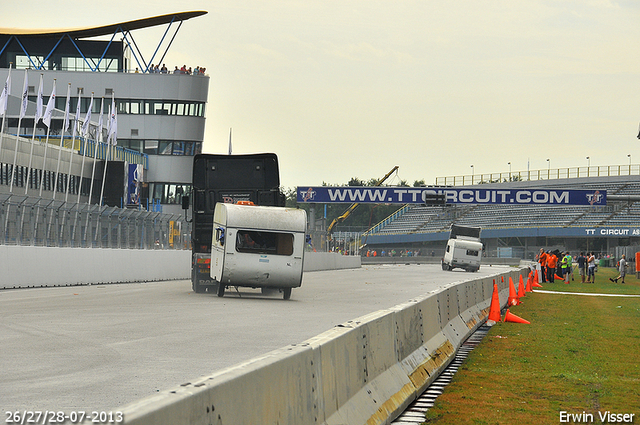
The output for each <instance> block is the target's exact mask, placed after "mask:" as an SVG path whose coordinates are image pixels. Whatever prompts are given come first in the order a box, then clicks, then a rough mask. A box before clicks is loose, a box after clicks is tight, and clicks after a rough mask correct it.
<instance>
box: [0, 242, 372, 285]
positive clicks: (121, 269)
mask: <svg viewBox="0 0 640 425" xmlns="http://www.w3.org/2000/svg"><path fill="white" fill-rule="evenodd" d="M358 267H360V257H357V256H356V257H353V256H351V257H349V256H343V255H339V254H336V253H328V252H307V253H305V258H304V270H305V271H317V270H338V269H346V268H358ZM190 277H191V251H179V250H140V249H90V248H48V247H40V246H15V245H0V289H8V288H28V287H40V286H72V285H85V284H94V283H123V282H146V281H154V280H175V279H190Z"/></svg>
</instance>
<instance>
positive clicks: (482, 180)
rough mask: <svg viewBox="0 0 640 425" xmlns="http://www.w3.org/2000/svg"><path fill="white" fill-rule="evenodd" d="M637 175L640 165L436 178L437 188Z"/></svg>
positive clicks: (639, 171)
mask: <svg viewBox="0 0 640 425" xmlns="http://www.w3.org/2000/svg"><path fill="white" fill-rule="evenodd" d="M636 175H640V164H628V165H603V166H593V167H572V168H552V169H547V170H531V171H514V172H506V173H491V174H472V175H464V176H450V177H436V186H468V185H473V184H487V183H504V182H512V181H537V180H555V179H571V178H581V177H612V176H636Z"/></svg>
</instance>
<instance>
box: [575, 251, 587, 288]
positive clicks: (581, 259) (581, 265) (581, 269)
mask: <svg viewBox="0 0 640 425" xmlns="http://www.w3.org/2000/svg"><path fill="white" fill-rule="evenodd" d="M577 261H578V273H579V274H580V281H581V283H584V277H585V274H586V273H585V267H586V264H587V257H585V256H584V252H580V255H579V256H578V259H577Z"/></svg>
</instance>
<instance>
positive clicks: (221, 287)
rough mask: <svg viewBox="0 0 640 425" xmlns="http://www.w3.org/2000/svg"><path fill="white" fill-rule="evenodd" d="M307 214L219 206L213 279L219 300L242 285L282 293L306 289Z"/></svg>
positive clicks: (212, 271) (212, 252) (213, 242)
mask: <svg viewBox="0 0 640 425" xmlns="http://www.w3.org/2000/svg"><path fill="white" fill-rule="evenodd" d="M306 229H307V213H306V211H304V210H301V209H294V208H282V207H265V206H256V205H236V204H225V203H221V202H219V203H217V204H216V207H215V211H214V215H213V234H212V240H211V278H212V279H214V280H215V281H216V282H218V296H219V297H222V296H224V292H225V288H227V287H230V286H242V287H251V288H262V289H263V292H265V291H267V290H269V289H275V290H280V291H282V292H283V297H284V299H285V300H288V299H289V298H290V297H291V289H292V288H297V287H299V286H300V285H302V262H303V260H304V243H305V231H306Z"/></svg>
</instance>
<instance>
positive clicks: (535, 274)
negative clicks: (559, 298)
mask: <svg viewBox="0 0 640 425" xmlns="http://www.w3.org/2000/svg"><path fill="white" fill-rule="evenodd" d="M539 279H540V278H539V277H538V270H536V272H535V273H534V275H533V282H531V286H533V287H534V288H544V286H542V285H540V283H539V282H538V280H539Z"/></svg>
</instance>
